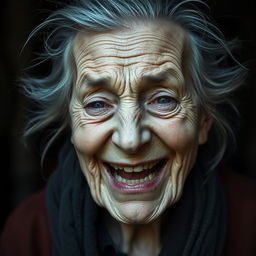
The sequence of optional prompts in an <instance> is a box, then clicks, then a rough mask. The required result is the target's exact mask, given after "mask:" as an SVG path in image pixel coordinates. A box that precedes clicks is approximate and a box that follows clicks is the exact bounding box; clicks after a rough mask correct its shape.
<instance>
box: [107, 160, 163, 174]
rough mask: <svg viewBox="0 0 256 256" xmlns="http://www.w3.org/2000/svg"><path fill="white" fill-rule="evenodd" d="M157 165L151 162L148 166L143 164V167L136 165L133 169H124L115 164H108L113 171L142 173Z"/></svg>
mask: <svg viewBox="0 0 256 256" xmlns="http://www.w3.org/2000/svg"><path fill="white" fill-rule="evenodd" d="M157 163H158V161H155V162H151V163H148V164H144V165H137V166H134V167H125V166H121V165H117V164H110V165H111V166H112V167H113V168H114V169H115V170H118V169H119V170H120V169H121V170H123V171H125V172H142V171H144V170H146V169H151V168H152V167H153V166H155V165H156V164H157Z"/></svg>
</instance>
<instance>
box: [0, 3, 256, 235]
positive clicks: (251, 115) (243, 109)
mask: <svg viewBox="0 0 256 256" xmlns="http://www.w3.org/2000/svg"><path fill="white" fill-rule="evenodd" d="M61 2H66V1H61ZM253 2H254V1H249V0H244V1H222V0H217V1H216V0H215V1H213V0H211V1H207V3H208V4H209V6H210V8H211V9H210V16H212V17H213V19H214V20H215V22H216V23H217V24H218V26H219V27H220V28H221V30H222V31H223V32H224V34H225V36H226V37H227V39H231V38H233V37H238V38H239V39H240V40H241V41H242V48H241V50H240V51H239V53H237V56H238V57H239V59H240V60H241V61H242V62H244V61H246V62H247V66H248V67H249V69H250V71H249V76H248V79H247V83H246V85H245V86H244V88H243V90H242V91H239V92H238V93H237V94H236V95H235V96H236V100H237V104H238V106H239V110H240V113H241V127H240V131H239V133H238V147H237V150H236V152H235V154H234V155H233V157H231V159H230V160H229V162H228V165H229V166H230V167H231V168H233V169H234V170H235V171H236V172H239V173H242V174H244V175H246V176H250V177H254V178H255V177H256V170H255V167H254V160H255V159H256V150H255V148H256V135H255V130H256V115H255V113H256V111H255V110H256V107H255V99H256V83H255V82H256V76H255V74H256V14H255V4H253ZM56 8H58V5H57V4H55V3H53V1H46V0H45V1H39V0H22V1H20V0H2V1H1V3H0V10H1V11H0V12H1V15H0V19H1V23H0V24H1V25H2V26H1V40H0V56H1V57H0V61H1V62H0V72H1V73H0V120H1V122H0V143H1V144H0V145H1V154H0V156H1V163H0V164H1V167H0V169H1V173H0V199H1V202H0V203H1V208H0V209H1V210H0V213H1V218H0V230H1V228H2V225H3V223H4V221H5V220H6V217H7V216H8V214H9V213H10V212H11V211H12V210H13V208H15V206H17V204H18V203H19V202H20V201H21V200H23V199H25V198H27V197H28V196H29V195H30V194H32V193H33V192H35V191H37V190H38V189H40V188H41V187H42V186H44V184H45V178H44V176H47V175H45V173H47V172H49V170H51V169H52V166H54V159H55V154H54V150H52V151H51V152H50V154H48V157H47V160H46V164H45V167H44V168H43V169H42V168H41V167H40V149H39V146H38V148H37V147H35V148H33V149H31V148H26V147H24V144H23V142H22V138H21V137H22V136H21V135H22V130H23V127H24V124H25V114H24V113H25V112H26V108H27V107H28V103H27V101H26V99H25V98H24V97H23V96H22V94H21V93H20V92H19V89H18V86H17V85H18V82H17V79H18V77H19V76H20V74H21V72H22V71H23V70H24V68H25V67H28V66H29V65H30V64H31V62H30V61H31V58H33V57H34V54H33V52H35V51H37V50H39V48H40V44H39V43H38V42H37V41H35V42H33V43H30V44H29V45H28V46H27V48H26V49H25V51H23V53H22V54H20V51H21V48H22V46H23V44H24V43H25V41H26V38H27V37H28V35H29V33H30V32H31V30H32V29H33V28H34V27H35V26H36V25H37V24H39V23H40V22H41V21H42V20H43V19H44V18H45V17H46V16H47V13H49V12H48V11H51V10H54V9H56ZM46 69H47V68H46ZM34 72H36V73H35V74H37V75H41V74H43V73H44V72H45V70H37V71H34Z"/></svg>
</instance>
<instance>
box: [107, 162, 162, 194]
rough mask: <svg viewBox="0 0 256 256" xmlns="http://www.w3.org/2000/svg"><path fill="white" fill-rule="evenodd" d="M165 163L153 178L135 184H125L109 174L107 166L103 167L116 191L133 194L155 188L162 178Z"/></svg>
mask: <svg viewBox="0 0 256 256" xmlns="http://www.w3.org/2000/svg"><path fill="white" fill-rule="evenodd" d="M165 165H166V163H164V164H163V166H162V168H161V169H160V170H159V171H158V173H157V175H156V177H155V178H153V179H152V180H149V181H144V182H141V183H137V184H127V183H124V182H119V181H117V180H116V179H115V178H114V177H113V176H112V175H111V174H110V171H109V170H108V167H107V166H106V165H105V168H106V169H107V171H106V174H107V177H108V179H109V181H110V184H111V185H112V187H113V188H114V189H115V190H116V191H118V192H119V193H123V194H135V193H146V192H150V191H153V190H155V189H156V187H158V185H159V183H160V182H161V180H162V177H163V174H164V167H165Z"/></svg>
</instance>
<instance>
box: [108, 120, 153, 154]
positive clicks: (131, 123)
mask: <svg viewBox="0 0 256 256" xmlns="http://www.w3.org/2000/svg"><path fill="white" fill-rule="evenodd" d="M136 119H137V120H136ZM150 140H151V132H150V130H149V129H148V128H147V127H146V126H143V124H142V120H141V119H140V118H134V117H133V116H127V117H126V118H122V120H119V122H118V123H117V127H116V129H115V131H114V132H113V134H112V141H113V143H114V144H115V145H116V146H117V147H118V148H120V149H122V150H123V151H124V152H126V153H128V154H134V153H136V152H138V151H139V150H140V149H141V147H142V146H144V145H145V144H147V143H148V142H149V141H150Z"/></svg>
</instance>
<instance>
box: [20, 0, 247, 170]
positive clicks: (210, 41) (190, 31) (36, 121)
mask: <svg viewBox="0 0 256 256" xmlns="http://www.w3.org/2000/svg"><path fill="white" fill-rule="evenodd" d="M199 5H202V6H204V7H206V5H205V4H204V3H203V1H201V0H182V1H175V0H169V1H168V0H165V1H164V0H163V1H159V0H84V1H82V0H81V1H74V2H73V3H72V4H70V5H67V6H65V7H64V8H63V9H60V10H57V11H56V12H54V13H53V14H51V15H50V16H49V17H48V18H47V19H46V20H45V21H44V22H43V23H42V24H40V25H39V26H37V27H36V28H35V29H34V30H33V31H32V33H31V35H30V36H29V38H28V40H30V39H31V38H32V37H34V36H35V35H36V34H37V33H38V32H40V31H42V30H43V31H44V29H48V32H47V33H46V37H45V40H44V51H43V54H42V56H41V57H42V58H43V61H45V60H50V61H51V64H52V68H51V72H50V74H49V75H47V76H45V77H43V78H34V77H26V78H23V79H22V83H23V87H24V90H25V93H26V95H27V96H28V97H29V98H30V99H32V101H33V102H35V103H36V104H37V106H38V110H37V111H36V112H35V115H34V117H33V118H31V120H30V121H29V123H28V126H27V128H26V130H25V133H24V135H25V136H28V135H31V134H34V133H36V132H38V131H42V130H44V129H47V128H49V126H52V125H53V124H56V125H55V128H54V129H53V130H51V133H50V139H49V141H48V143H46V146H45V149H44V152H43V156H42V158H44V156H45V153H46V151H47V150H48V148H49V146H50V145H51V144H52V143H53V141H54V140H55V139H56V138H57V137H58V136H59V135H60V134H62V133H63V132H64V131H65V130H67V129H69V121H70V117H69V102H70V97H71V89H72V83H73V80H74V76H75V70H74V65H72V54H71V52H72V42H73V40H74V37H75V36H76V34H77V33H78V32H80V31H84V30H89V31H106V30H111V29H114V28H117V27H123V26H125V23H124V20H133V19H147V20H156V19H162V18H164V19H167V20H169V21H171V22H174V23H176V24H178V25H179V26H181V27H182V28H183V29H184V30H185V32H186V34H187V37H188V41H189V45H190V49H189V50H190V53H189V55H190V60H189V63H188V73H189V76H190V79H191V80H192V83H193V85H194V86H193V90H194V95H195V96H196V97H197V101H198V104H199V108H200V109H202V110H203V111H206V113H208V114H209V115H210V116H212V118H213V120H214V125H213V127H212V131H211V137H212V138H214V139H212V140H210V141H209V142H208V143H207V145H206V146H208V148H213V150H212V153H211V154H210V158H209V159H208V160H209V161H208V162H209V169H210V170H211V169H213V168H215V167H216V165H217V164H218V163H219V162H220V161H221V159H222V158H223V156H224V153H225V151H226V149H227V146H228V141H229V139H230V138H231V139H232V138H233V139H234V133H233V129H232V126H231V124H230V123H229V122H228V120H227V119H226V118H225V116H224V114H223V111H220V107H221V106H222V105H225V106H229V107H230V108H232V109H234V110H235V106H234V105H233V103H232V102H231V101H230V99H229V95H230V93H231V92H233V91H234V90H235V89H236V88H237V87H238V86H240V85H241V84H243V82H244V80H245V74H246V72H245V71H246V69H245V68H244V67H243V66H242V65H241V64H240V63H239V62H238V61H237V60H236V59H235V58H234V56H233V55H232V53H231V50H233V46H234V44H233V41H230V42H227V41H226V40H225V39H224V36H223V35H222V33H221V32H220V31H219V30H218V28H217V27H216V26H215V25H213V23H212V22H211V21H210V20H209V18H208V17H207V16H206V15H205V14H204V13H203V12H202V11H201V10H200V9H199V8H198V6H199Z"/></svg>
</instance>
